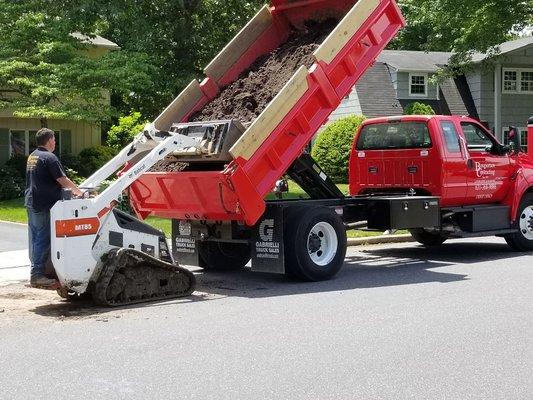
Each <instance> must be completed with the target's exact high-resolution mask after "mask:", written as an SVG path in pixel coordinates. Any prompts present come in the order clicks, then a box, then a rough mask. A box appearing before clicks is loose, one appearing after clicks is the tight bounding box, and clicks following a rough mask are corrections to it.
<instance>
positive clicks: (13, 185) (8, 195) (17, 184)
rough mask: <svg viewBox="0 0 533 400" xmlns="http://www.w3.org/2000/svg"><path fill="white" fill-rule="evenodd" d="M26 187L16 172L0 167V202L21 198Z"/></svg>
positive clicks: (10, 168) (7, 166) (10, 167)
mask: <svg viewBox="0 0 533 400" xmlns="http://www.w3.org/2000/svg"><path fill="white" fill-rule="evenodd" d="M25 187H26V185H25V182H24V179H22V177H21V176H19V173H18V171H17V170H16V169H15V168H14V167H12V166H10V165H4V166H1V167H0V200H11V199H16V198H19V197H22V195H23V194H24V189H25Z"/></svg>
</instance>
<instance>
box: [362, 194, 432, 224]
mask: <svg viewBox="0 0 533 400" xmlns="http://www.w3.org/2000/svg"><path fill="white" fill-rule="evenodd" d="M366 211H367V217H368V229H375V230H381V231H384V230H387V229H412V228H439V227H440V206H439V198H438V197H433V196H416V197H414V196H398V197H394V196H391V197H381V196H380V197H378V198H375V199H373V198H369V199H368V206H367V209H366Z"/></svg>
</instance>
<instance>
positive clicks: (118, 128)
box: [106, 112, 147, 150]
mask: <svg viewBox="0 0 533 400" xmlns="http://www.w3.org/2000/svg"><path fill="white" fill-rule="evenodd" d="M146 122H147V121H145V120H143V118H142V116H141V113H139V112H133V113H131V114H130V115H128V116H125V117H120V118H119V119H118V124H117V125H113V126H112V127H111V129H109V132H108V133H107V142H106V144H107V146H109V147H112V148H113V149H115V150H120V149H122V148H123V147H124V146H126V145H127V144H128V143H130V142H131V141H132V140H133V138H134V137H135V136H136V135H137V134H138V133H139V132H142V130H143V128H144V125H145V124H146Z"/></svg>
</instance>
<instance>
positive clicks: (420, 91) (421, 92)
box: [409, 74, 428, 97]
mask: <svg viewBox="0 0 533 400" xmlns="http://www.w3.org/2000/svg"><path fill="white" fill-rule="evenodd" d="M427 94H428V76H427V74H409V95H410V96H424V97H425V96H427Z"/></svg>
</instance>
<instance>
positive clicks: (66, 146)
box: [61, 129, 72, 154]
mask: <svg viewBox="0 0 533 400" xmlns="http://www.w3.org/2000/svg"><path fill="white" fill-rule="evenodd" d="M61 154H72V132H71V131H70V129H61Z"/></svg>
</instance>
